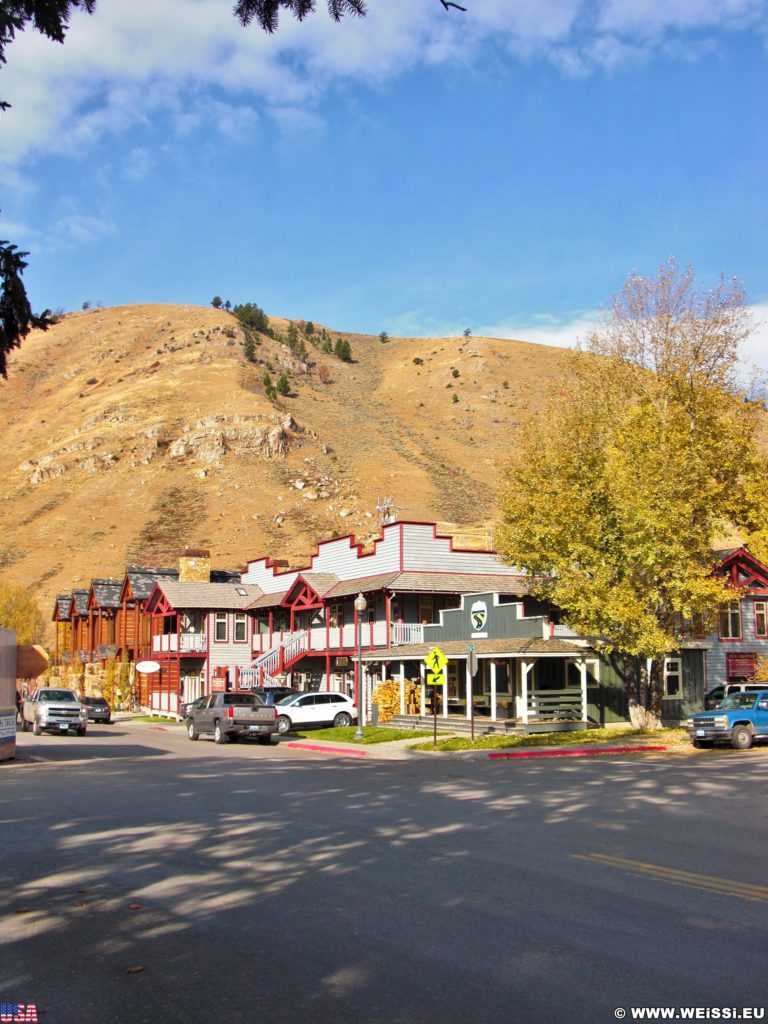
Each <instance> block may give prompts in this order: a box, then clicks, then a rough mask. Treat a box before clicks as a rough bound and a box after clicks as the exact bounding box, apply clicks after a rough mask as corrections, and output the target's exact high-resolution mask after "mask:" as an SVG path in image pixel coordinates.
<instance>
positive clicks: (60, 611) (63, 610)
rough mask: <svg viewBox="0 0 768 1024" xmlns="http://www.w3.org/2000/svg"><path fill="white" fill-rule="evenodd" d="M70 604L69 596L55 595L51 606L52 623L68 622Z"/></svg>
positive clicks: (70, 598)
mask: <svg viewBox="0 0 768 1024" xmlns="http://www.w3.org/2000/svg"><path fill="white" fill-rule="evenodd" d="M71 604H72V595H71V594H57V595H56V601H55V603H54V606H53V615H52V619H53V620H54V622H69V609H70V605H71Z"/></svg>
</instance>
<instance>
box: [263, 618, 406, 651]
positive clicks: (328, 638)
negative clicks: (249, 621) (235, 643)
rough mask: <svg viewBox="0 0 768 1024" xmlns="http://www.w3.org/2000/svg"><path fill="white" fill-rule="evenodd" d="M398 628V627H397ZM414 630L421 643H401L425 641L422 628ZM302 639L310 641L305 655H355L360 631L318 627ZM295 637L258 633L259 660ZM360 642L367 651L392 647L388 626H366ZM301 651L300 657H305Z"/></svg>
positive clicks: (285, 634)
mask: <svg viewBox="0 0 768 1024" xmlns="http://www.w3.org/2000/svg"><path fill="white" fill-rule="evenodd" d="M393 628H394V627H393ZM410 628H411V629H415V630H416V631H417V632H416V633H414V634H413V636H414V637H417V639H413V640H401V641H400V643H419V642H420V640H421V638H422V633H421V626H411V627H410ZM299 632H300V633H301V635H302V636H304V637H306V641H304V642H305V644H306V646H304V647H303V649H302V651H303V652H316V653H318V654H321V653H325V651H344V650H348V651H354V650H355V649H356V647H357V631H356V630H355V626H354V624H353V623H347V625H345V626H331V627H329V628H328V629H326V627H325V626H316V627H314V628H313V629H307V630H299ZM295 635H296V634H295V633H289V632H288V631H286V632H284V633H273V634H272V638H271V640H270V636H269V633H255V634H254V637H253V653H254V656H255V657H259V655H262V654H268V653H269V652H270V651H271V650H273V649H275V648H276V647H280V646H281V645H282V644H284V643H285V642H286V641H287V640H289V639H290V638H291V637H292V636H295ZM360 639H361V642H362V645H363V647H364V648H366V649H369V648H371V647H387V646H388V645H389V639H388V637H387V624H386V622H364V623H363V624H362V627H361V630H360ZM302 651H297V652H296V653H302ZM293 656H294V655H293V654H290V653H288V651H286V658H291V657H293Z"/></svg>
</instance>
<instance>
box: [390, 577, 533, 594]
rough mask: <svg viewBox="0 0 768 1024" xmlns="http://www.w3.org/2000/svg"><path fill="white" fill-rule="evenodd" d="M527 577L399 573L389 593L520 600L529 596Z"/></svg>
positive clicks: (528, 580)
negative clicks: (504, 596)
mask: <svg viewBox="0 0 768 1024" xmlns="http://www.w3.org/2000/svg"><path fill="white" fill-rule="evenodd" d="M530 582H531V581H530V577H525V576H502V575H498V576H494V575H491V574H490V573H489V574H488V575H485V574H483V573H457V572H400V573H398V574H397V576H396V577H395V578H394V580H392V582H391V583H390V584H389V587H390V589H391V590H400V591H404V590H405V591H413V592H414V593H416V592H420V593H435V594H479V593H494V594H510V595H514V596H519V597H523V596H525V595H526V594H528V593H529V592H530Z"/></svg>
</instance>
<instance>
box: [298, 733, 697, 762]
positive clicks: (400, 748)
mask: <svg viewBox="0 0 768 1024" xmlns="http://www.w3.org/2000/svg"><path fill="white" fill-rule="evenodd" d="M447 738H448V735H447V734H445V733H443V734H441V736H440V739H447ZM425 742H428V741H427V740H425V739H424V738H423V737H422V738H421V739H418V738H415V737H414V738H413V739H404V740H393V741H392V742H391V743H370V744H367V745H366V744H361V743H340V742H338V741H336V740H334V741H328V740H312V739H295V740H292V739H291V738H290V737H286V738H284V739H281V741H280V745H281V746H285V745H287V746H289V747H292V748H294V749H297V750H301V749H304V750H308V751H313V752H316V753H326V754H329V755H334V754H335V755H337V756H343V757H354V758H361V759H362V758H365V759H366V760H369V761H379V760H381V761H407V760H412V759H424V758H427V757H431V758H446V759H448V760H478V759H479V760H492V761H505V760H522V759H527V758H531V759H533V758H537V757H545V758H553V757H555V758H556V757H595V756H598V755H604V756H624V755H638V754H691V753H697V754H698V753H700V751H696V750H694V748H693V746H692V745H690V744H689V745H687V746H679V745H676V746H672V745H667V744H665V743H663V742H661V743H660V742H659V741H658V739H656V738H655V737H653V736H642V737H633V738H632V739H629V740H622V739H621V737H617V738H616V740H601V741H600V742H599V743H584V744H581V745H576V744H574V745H571V746H566V745H565V744H564V745H563V746H562V747H559V746H558V747H509V748H504V747H497V748H494V749H489V748H486V749H482V750H451V751H439V750H435V751H432V750H412V749H409V748H411V747H412V746H413V745H414V744H416V743H425Z"/></svg>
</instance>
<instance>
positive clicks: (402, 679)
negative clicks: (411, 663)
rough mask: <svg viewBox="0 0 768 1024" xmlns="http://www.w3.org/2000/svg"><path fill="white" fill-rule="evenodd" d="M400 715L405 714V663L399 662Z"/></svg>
mask: <svg viewBox="0 0 768 1024" xmlns="http://www.w3.org/2000/svg"><path fill="white" fill-rule="evenodd" d="M400 714H401V715H404V714H405V662H404V661H401V662H400Z"/></svg>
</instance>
